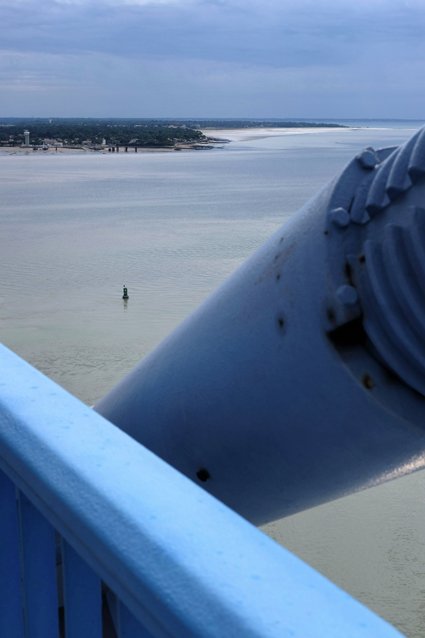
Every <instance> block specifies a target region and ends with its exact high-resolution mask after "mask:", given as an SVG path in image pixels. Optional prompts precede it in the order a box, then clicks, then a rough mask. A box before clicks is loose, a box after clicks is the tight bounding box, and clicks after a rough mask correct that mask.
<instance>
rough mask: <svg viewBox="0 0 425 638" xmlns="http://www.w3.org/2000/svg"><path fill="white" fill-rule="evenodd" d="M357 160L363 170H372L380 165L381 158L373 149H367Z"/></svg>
mask: <svg viewBox="0 0 425 638" xmlns="http://www.w3.org/2000/svg"><path fill="white" fill-rule="evenodd" d="M356 159H357V161H358V162H359V164H360V166H362V168H367V169H371V168H375V166H376V165H377V164H379V158H378V156H377V155H376V153H375V151H374V149H373V148H365V149H364V151H362V152H361V153H359V155H357V158H356Z"/></svg>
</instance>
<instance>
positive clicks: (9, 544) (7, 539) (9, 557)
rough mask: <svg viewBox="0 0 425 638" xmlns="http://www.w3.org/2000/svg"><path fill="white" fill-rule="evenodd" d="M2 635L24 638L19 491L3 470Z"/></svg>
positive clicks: (0, 515) (3, 637)
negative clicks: (18, 507)
mask: <svg viewBox="0 0 425 638" xmlns="http://www.w3.org/2000/svg"><path fill="white" fill-rule="evenodd" d="M0 539H1V540H0V637H1V638H23V636H24V617H23V608H22V592H21V573H20V571H21V570H20V558H19V525H18V509H17V492H16V488H15V486H14V484H13V483H12V481H10V480H9V478H8V477H7V476H6V475H5V474H4V473H3V472H1V471H0Z"/></svg>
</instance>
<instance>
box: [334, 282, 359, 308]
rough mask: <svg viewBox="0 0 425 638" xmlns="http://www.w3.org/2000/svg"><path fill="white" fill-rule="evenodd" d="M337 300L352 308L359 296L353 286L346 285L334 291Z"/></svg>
mask: <svg viewBox="0 0 425 638" xmlns="http://www.w3.org/2000/svg"><path fill="white" fill-rule="evenodd" d="M336 296H337V299H338V301H339V302H340V303H342V304H343V305H344V306H354V304H356V303H357V302H358V300H359V295H358V294H357V290H356V289H355V288H354V286H348V285H347V284H345V285H343V286H340V287H339V288H338V290H337V291H336Z"/></svg>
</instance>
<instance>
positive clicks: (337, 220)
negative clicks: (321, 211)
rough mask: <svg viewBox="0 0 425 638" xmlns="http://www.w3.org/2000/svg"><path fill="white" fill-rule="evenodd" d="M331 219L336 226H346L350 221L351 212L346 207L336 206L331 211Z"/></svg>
mask: <svg viewBox="0 0 425 638" xmlns="http://www.w3.org/2000/svg"><path fill="white" fill-rule="evenodd" d="M329 219H330V221H331V222H332V224H334V225H335V226H339V227H340V228H345V227H346V226H348V224H349V223H350V213H349V212H348V211H346V210H345V208H342V207H339V208H334V209H333V210H331V211H330V213H329Z"/></svg>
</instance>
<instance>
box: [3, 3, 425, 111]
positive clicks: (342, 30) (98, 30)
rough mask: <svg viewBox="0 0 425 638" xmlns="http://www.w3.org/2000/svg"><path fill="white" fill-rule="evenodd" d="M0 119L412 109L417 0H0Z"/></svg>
mask: <svg viewBox="0 0 425 638" xmlns="http://www.w3.org/2000/svg"><path fill="white" fill-rule="evenodd" d="M0 25H1V29H0V116H2V117H14V116H15V117H21V116H22V117H259V118H284V117H291V118H294V117H295V118H296V117H300V118H316V119H317V118H413V119H415V118H417V119H421V120H422V119H424V117H425V35H424V34H425V0H350V1H348V0H0Z"/></svg>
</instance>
